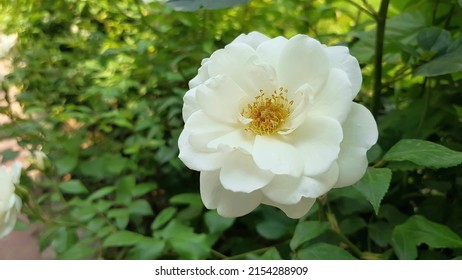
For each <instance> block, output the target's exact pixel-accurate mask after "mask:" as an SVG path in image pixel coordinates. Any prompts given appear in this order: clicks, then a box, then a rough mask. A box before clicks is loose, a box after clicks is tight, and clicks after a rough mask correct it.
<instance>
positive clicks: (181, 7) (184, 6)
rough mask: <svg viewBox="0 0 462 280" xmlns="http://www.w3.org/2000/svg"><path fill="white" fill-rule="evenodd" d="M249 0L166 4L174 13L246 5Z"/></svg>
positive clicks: (190, 0)
mask: <svg viewBox="0 0 462 280" xmlns="http://www.w3.org/2000/svg"><path fill="white" fill-rule="evenodd" d="M248 2H249V0H168V1H167V4H168V5H169V6H170V7H172V8H173V9H174V10H176V11H182V12H193V11H197V10H199V9H200V8H204V9H206V10H215V9H222V8H228V7H232V6H236V5H241V4H246V3H248Z"/></svg>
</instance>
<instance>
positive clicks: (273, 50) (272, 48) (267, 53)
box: [257, 36, 288, 69]
mask: <svg viewBox="0 0 462 280" xmlns="http://www.w3.org/2000/svg"><path fill="white" fill-rule="evenodd" d="M287 41H288V40H287V39H286V38H284V37H281V36H279V37H276V38H274V39H271V40H267V41H265V42H263V43H262V44H261V45H259V46H258V48H257V54H258V56H259V57H260V59H261V61H263V62H264V63H268V64H270V65H271V66H272V67H273V68H274V69H277V67H278V66H279V58H280V56H281V51H282V50H283V49H284V47H285V45H286V44H287Z"/></svg>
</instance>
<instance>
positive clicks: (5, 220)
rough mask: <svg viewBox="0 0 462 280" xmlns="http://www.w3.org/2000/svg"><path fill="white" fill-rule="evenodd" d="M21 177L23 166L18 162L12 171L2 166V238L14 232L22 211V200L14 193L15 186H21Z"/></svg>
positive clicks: (0, 209) (0, 190) (0, 181)
mask: <svg viewBox="0 0 462 280" xmlns="http://www.w3.org/2000/svg"><path fill="white" fill-rule="evenodd" d="M20 175H21V164H20V163H18V162H16V163H15V164H14V165H13V169H12V170H11V171H8V170H6V169H5V167H3V166H0V238H3V237H5V236H6V235H8V234H9V233H10V232H11V231H12V230H13V228H14V225H15V224H16V219H17V217H18V215H19V211H20V210H21V199H20V198H19V197H18V196H17V195H16V194H15V193H14V191H15V187H14V184H19V177H20Z"/></svg>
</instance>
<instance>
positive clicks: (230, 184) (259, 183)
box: [220, 151, 274, 193]
mask: <svg viewBox="0 0 462 280" xmlns="http://www.w3.org/2000/svg"><path fill="white" fill-rule="evenodd" d="M273 177H274V174H273V173H271V172H269V171H265V170H261V169H260V168H258V166H257V165H255V163H254V162H253V159H252V156H250V155H246V154H243V153H241V152H239V151H234V152H232V153H231V154H230V156H229V157H228V158H227V159H226V161H225V163H224V164H223V167H222V168H221V171H220V181H221V184H222V185H223V187H224V188H225V189H227V190H230V191H233V192H244V193H250V192H253V191H255V190H258V189H261V188H263V187H264V186H266V185H267V184H268V183H269V182H270V181H271V179H273Z"/></svg>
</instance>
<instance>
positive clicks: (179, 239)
mask: <svg viewBox="0 0 462 280" xmlns="http://www.w3.org/2000/svg"><path fill="white" fill-rule="evenodd" d="M161 236H162V237H163V238H165V239H166V240H167V241H168V242H170V244H171V245H172V247H173V248H174V249H175V251H176V252H177V253H178V254H179V255H180V257H181V258H185V259H203V258H205V257H207V256H208V255H209V253H210V246H209V245H208V242H207V235H205V234H196V233H194V232H193V228H191V227H189V226H186V225H184V224H182V223H181V222H180V221H178V220H176V219H175V220H172V221H171V222H170V223H169V224H168V225H167V226H166V227H165V229H164V230H163V231H162V234H161Z"/></svg>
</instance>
